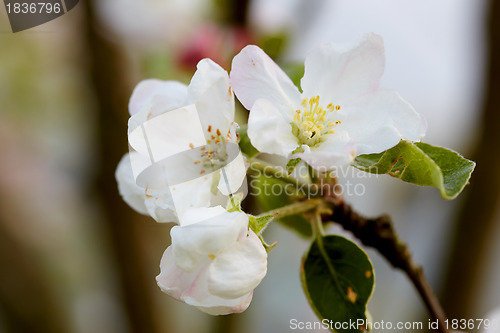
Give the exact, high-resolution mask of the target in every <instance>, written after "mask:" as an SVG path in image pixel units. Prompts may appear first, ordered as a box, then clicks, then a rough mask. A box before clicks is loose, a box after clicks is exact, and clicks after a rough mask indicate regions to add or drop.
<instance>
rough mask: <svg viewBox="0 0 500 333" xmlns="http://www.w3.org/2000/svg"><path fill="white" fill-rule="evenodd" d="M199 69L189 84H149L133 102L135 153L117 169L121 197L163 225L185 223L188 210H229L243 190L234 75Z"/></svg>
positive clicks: (207, 63)
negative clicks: (223, 207) (225, 207)
mask: <svg viewBox="0 0 500 333" xmlns="http://www.w3.org/2000/svg"><path fill="white" fill-rule="evenodd" d="M197 67H198V69H197V71H196V73H195V74H194V76H193V79H192V80H191V83H190V85H189V86H186V85H184V84H182V83H180V82H176V81H160V80H154V79H150V80H144V81H142V82H140V83H139V84H138V85H137V86H136V88H135V89H134V91H133V93H132V96H131V98H130V102H129V112H130V114H131V117H130V119H129V129H128V137H129V145H130V147H131V153H130V154H129V155H128V157H126V158H124V159H123V160H122V162H121V163H120V165H119V168H118V169H117V173H116V175H117V180H118V183H119V189H120V194H121V195H122V196H123V198H124V200H125V201H126V202H127V203H129V205H130V206H131V207H132V208H134V209H135V210H137V211H138V212H140V213H144V212H145V211H147V213H148V214H149V215H151V216H152V217H153V218H154V219H155V220H156V221H158V222H179V223H181V221H180V220H181V219H182V215H183V213H184V211H185V210H186V209H188V208H191V207H209V206H214V205H218V204H222V205H224V204H225V203H226V202H227V200H228V196H229V195H231V194H233V193H236V192H237V191H239V190H240V187H241V185H242V184H244V182H243V181H244V179H245V176H246V168H245V161H244V159H243V155H242V154H241V152H240V151H239V147H238V144H237V136H236V128H237V126H238V125H237V124H236V123H235V122H234V96H233V93H232V90H231V87H230V85H229V77H228V74H227V72H226V71H224V70H223V69H222V68H221V67H220V66H219V65H217V64H216V63H214V62H213V61H211V60H209V59H204V60H202V61H200V62H199V63H198V66H197ZM125 164H128V165H125ZM134 183H135V184H134ZM140 201H143V203H140Z"/></svg>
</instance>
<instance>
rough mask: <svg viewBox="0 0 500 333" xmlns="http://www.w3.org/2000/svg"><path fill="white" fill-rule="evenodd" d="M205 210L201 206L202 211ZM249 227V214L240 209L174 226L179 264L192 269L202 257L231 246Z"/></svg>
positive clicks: (188, 269) (183, 267) (173, 235)
mask: <svg viewBox="0 0 500 333" xmlns="http://www.w3.org/2000/svg"><path fill="white" fill-rule="evenodd" d="M202 210H203V209H201V208H200V209H199V210H198V211H202ZM206 210H207V212H208V209H206ZM247 227H248V216H247V215H246V214H244V213H239V212H232V213H227V212H225V213H223V214H220V215H216V216H214V217H211V218H206V219H204V220H203V221H201V222H197V223H193V224H189V225H186V226H183V227H177V226H176V227H173V228H172V230H171V231H170V235H171V236H172V244H175V248H174V254H175V261H176V265H177V266H178V267H180V268H182V269H184V270H185V271H192V270H193V269H195V267H196V265H198V263H199V260H203V259H205V258H209V256H213V255H216V254H218V253H220V252H222V251H224V250H226V249H227V248H228V247H230V246H231V245H232V244H233V243H234V242H235V240H236V239H237V238H238V236H239V235H240V234H241V233H242V231H244V230H246V229H247ZM200 256H201V259H199V257H200Z"/></svg>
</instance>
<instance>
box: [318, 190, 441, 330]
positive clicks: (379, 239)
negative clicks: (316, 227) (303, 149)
mask: <svg viewBox="0 0 500 333" xmlns="http://www.w3.org/2000/svg"><path fill="white" fill-rule="evenodd" d="M330 187H331V186H330ZM323 188H324V189H325V193H326V195H325V201H326V202H327V203H328V205H329V208H330V209H331V210H332V214H329V215H323V216H322V218H323V222H329V221H334V222H336V223H338V224H340V225H341V226H342V227H343V228H344V229H345V230H348V231H350V232H352V233H353V234H354V235H355V236H356V237H357V238H358V239H359V240H360V241H361V242H362V243H363V244H364V245H366V246H370V247H373V248H375V249H377V250H378V251H379V252H380V254H382V255H383V256H384V257H385V258H386V259H387V260H388V261H389V262H390V263H391V265H392V266H393V267H394V268H399V269H401V270H403V271H404V272H405V273H406V275H407V276H408V277H409V278H410V280H411V282H412V283H413V285H414V286H415V288H416V289H417V290H418V292H419V294H420V296H421V297H422V299H423V301H424V303H425V305H426V306H427V309H428V310H429V312H430V314H431V316H432V317H433V319H437V320H438V322H439V330H440V332H443V333H447V332H450V331H449V330H448V329H447V328H446V326H445V321H446V315H445V313H444V310H443V308H442V307H441V304H440V303H439V300H438V298H437V297H436V295H435V294H434V292H433V291H432V288H431V287H430V285H429V282H428V281H427V278H426V277H425V275H424V273H423V269H422V267H420V266H418V265H416V264H415V263H414V262H413V259H412V257H411V253H410V251H409V250H408V247H407V246H406V244H404V243H403V242H401V240H400V239H399V237H398V235H397V234H396V231H395V230H394V227H393V225H392V220H391V218H390V217H389V216H388V215H382V216H380V217H377V218H366V217H363V216H361V215H360V214H358V213H357V212H355V211H354V210H353V209H352V207H351V206H350V205H348V204H346V203H345V202H344V200H343V198H342V197H341V196H339V195H338V194H337V193H335V192H333V191H329V190H328V188H329V186H324V187H323Z"/></svg>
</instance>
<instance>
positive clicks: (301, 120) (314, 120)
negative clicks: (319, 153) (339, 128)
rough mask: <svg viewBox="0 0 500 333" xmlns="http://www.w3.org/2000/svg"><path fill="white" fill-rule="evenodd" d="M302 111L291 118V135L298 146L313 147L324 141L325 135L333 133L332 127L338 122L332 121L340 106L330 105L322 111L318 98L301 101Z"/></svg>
mask: <svg viewBox="0 0 500 333" xmlns="http://www.w3.org/2000/svg"><path fill="white" fill-rule="evenodd" d="M301 105H302V107H303V109H302V110H300V109H299V110H296V111H295V116H294V117H293V123H292V133H293V134H294V135H295V136H296V137H297V138H298V139H299V143H300V144H306V145H308V146H309V147H313V146H315V145H317V144H319V143H321V142H323V141H325V140H326V138H325V135H327V134H333V133H335V129H334V127H335V126H336V125H339V124H340V120H337V121H333V118H334V117H335V114H336V111H338V110H340V105H334V104H333V103H330V104H328V105H327V106H326V109H324V108H323V107H322V106H320V104H319V96H314V97H312V98H310V99H308V98H304V99H302V102H301Z"/></svg>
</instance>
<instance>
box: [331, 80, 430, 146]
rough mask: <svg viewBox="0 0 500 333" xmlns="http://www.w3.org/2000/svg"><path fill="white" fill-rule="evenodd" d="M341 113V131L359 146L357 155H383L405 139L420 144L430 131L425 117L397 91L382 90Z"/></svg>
mask: <svg viewBox="0 0 500 333" xmlns="http://www.w3.org/2000/svg"><path fill="white" fill-rule="evenodd" d="M341 111H342V112H340V113H339V118H340V119H341V121H342V125H341V127H342V128H343V129H344V130H346V131H348V132H349V136H350V137H351V138H352V139H353V140H354V141H355V142H356V147H357V154H370V153H378V152H382V151H384V150H387V149H389V148H391V147H394V146H395V145H397V144H398V142H399V141H400V140H401V139H403V140H408V141H419V140H420V139H421V138H422V137H423V136H424V135H425V130H426V127H427V125H426V122H425V119H424V118H423V117H422V115H420V114H419V113H417V112H416V111H415V109H414V108H413V107H412V106H411V105H410V104H409V103H408V102H406V101H405V100H404V99H403V98H402V97H401V96H400V95H399V94H398V93H397V92H396V91H394V90H388V89H381V90H379V91H378V93H377V94H376V95H374V96H373V97H369V98H364V99H361V100H360V101H359V103H356V104H355V105H352V106H351V107H348V108H345V109H343V110H341Z"/></svg>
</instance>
